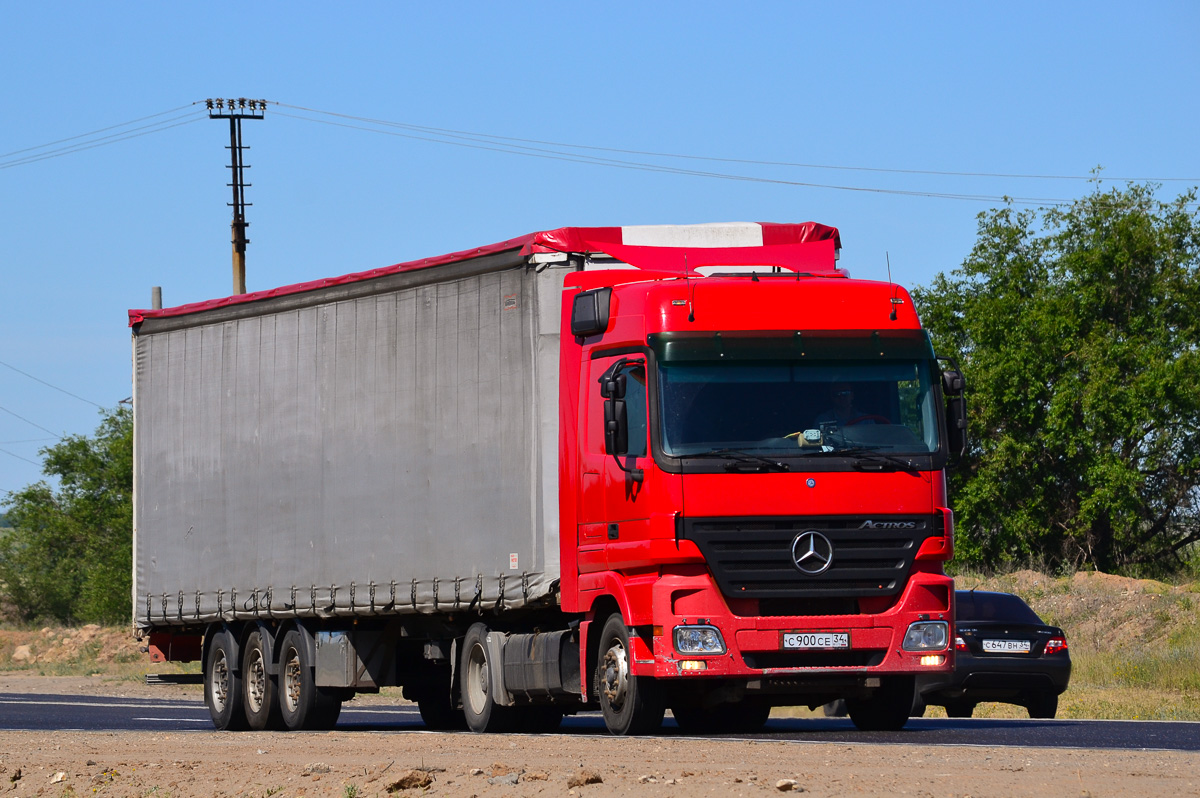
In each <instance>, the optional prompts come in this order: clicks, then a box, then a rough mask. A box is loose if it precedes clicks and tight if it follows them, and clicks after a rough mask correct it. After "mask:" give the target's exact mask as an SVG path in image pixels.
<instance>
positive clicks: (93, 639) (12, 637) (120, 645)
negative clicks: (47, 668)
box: [0, 624, 144, 668]
mask: <svg viewBox="0 0 1200 798" xmlns="http://www.w3.org/2000/svg"><path fill="white" fill-rule="evenodd" d="M140 645H141V644H139V643H138V642H137V641H136V640H134V638H133V634H132V633H131V632H130V631H129V630H128V629H124V628H111V627H108V628H106V627H102V626H98V625H96V624H88V625H87V626H80V627H77V628H69V627H51V626H47V627H45V628H43V629H41V630H40V631H37V630H12V629H8V630H0V668H21V667H29V666H33V665H68V664H80V665H86V664H88V663H115V662H118V663H119V662H133V661H135V660H137V659H139V658H140V657H143V656H144V654H142V652H141V650H140Z"/></svg>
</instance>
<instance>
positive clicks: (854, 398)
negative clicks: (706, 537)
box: [651, 331, 938, 457]
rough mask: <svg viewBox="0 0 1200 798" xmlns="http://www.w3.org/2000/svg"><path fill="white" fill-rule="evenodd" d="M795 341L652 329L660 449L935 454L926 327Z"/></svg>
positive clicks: (680, 453)
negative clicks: (883, 334) (656, 356)
mask: <svg viewBox="0 0 1200 798" xmlns="http://www.w3.org/2000/svg"><path fill="white" fill-rule="evenodd" d="M801 338H804V335H803V334H801V333H795V334H792V336H791V337H790V338H784V337H782V336H779V335H773V336H768V337H766V338H757V339H752V338H741V339H739V338H737V337H731V336H729V335H725V336H721V335H713V334H707V339H706V337H705V336H698V335H694V336H687V335H686V334H672V333H663V334H660V335H657V336H651V345H652V346H653V347H654V348H655V349H656V351H657V352H658V353H659V359H658V388H659V391H658V394H659V404H660V406H659V417H660V419H661V425H660V426H661V435H662V449H663V452H664V453H665V454H667V455H669V456H673V457H687V456H697V455H699V456H703V455H706V454H721V453H725V452H742V453H748V454H764V455H770V456H771V457H779V456H787V455H795V456H819V455H823V454H832V455H836V454H837V453H838V452H846V453H847V454H851V453H866V452H879V453H882V454H929V453H931V452H935V451H937V448H938V415H937V409H936V404H935V394H934V392H933V390H932V388H931V378H932V375H933V374H935V373H936V371H935V370H934V369H933V366H934V365H935V361H934V359H933V353H932V348H931V347H930V346H929V343H928V339H927V338H925V336H924V334H923V333H920V332H919V331H914V332H910V333H909V334H908V335H905V336H900V337H898V338H892V339H890V340H888V339H881V338H880V337H879V335H878V334H877V333H876V334H851V335H850V336H849V337H847V338H845V339H839V338H836V337H832V336H830V334H828V333H825V334H823V335H822V336H820V337H819V338H818V339H815V340H814V339H813V338H812V337H811V336H810V337H808V338H806V339H805V340H804V341H803V342H802V343H801Z"/></svg>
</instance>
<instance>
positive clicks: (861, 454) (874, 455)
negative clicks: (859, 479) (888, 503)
mask: <svg viewBox="0 0 1200 798" xmlns="http://www.w3.org/2000/svg"><path fill="white" fill-rule="evenodd" d="M879 448H880V447H878V446H849V447H847V448H845V449H822V450H820V451H811V452H804V453H803V454H801V455H800V456H801V457H853V458H854V459H855V463H854V465H855V467H857V468H859V469H865V468H867V467H869V466H870V465H875V466H878V467H880V468H882V467H883V466H884V464H885V463H886V464H890V465H894V466H897V467H899V468H902V469H904V470H905V471H916V470H917V467H916V466H915V465H913V462H912V460H908V459H905V458H902V457H897V456H896V455H893V454H884V453H883V452H880V451H878V449H879Z"/></svg>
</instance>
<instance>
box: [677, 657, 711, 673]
mask: <svg viewBox="0 0 1200 798" xmlns="http://www.w3.org/2000/svg"><path fill="white" fill-rule="evenodd" d="M679 670H680V671H706V670H708V663H707V662H705V661H704V660H702V659H681V660H679Z"/></svg>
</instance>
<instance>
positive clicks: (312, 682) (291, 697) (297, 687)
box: [279, 629, 342, 731]
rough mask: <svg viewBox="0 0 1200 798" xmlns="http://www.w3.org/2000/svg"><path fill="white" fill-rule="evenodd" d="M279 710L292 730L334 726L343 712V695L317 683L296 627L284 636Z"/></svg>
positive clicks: (280, 669) (280, 664)
mask: <svg viewBox="0 0 1200 798" xmlns="http://www.w3.org/2000/svg"><path fill="white" fill-rule="evenodd" d="M279 710H280V715H281V716H282V718H283V725H284V728H286V729H288V730H289V731H302V730H304V731H309V730H320V729H332V728H333V726H334V724H336V723H337V719H338V715H340V714H341V712H342V699H341V696H340V695H339V694H337V693H335V692H333V691H330V690H326V689H323V688H320V687H317V684H316V678H315V675H314V668H313V663H312V662H310V661H309V658H308V649H307V647H306V646H305V645H304V638H303V637H302V635H301V633H300V631H299V630H297V629H293V630H292V631H290V632H288V633H287V634H286V635H285V636H284V638H283V647H282V648H281V649H280V656H279Z"/></svg>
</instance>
